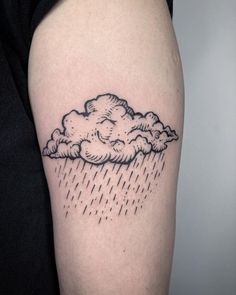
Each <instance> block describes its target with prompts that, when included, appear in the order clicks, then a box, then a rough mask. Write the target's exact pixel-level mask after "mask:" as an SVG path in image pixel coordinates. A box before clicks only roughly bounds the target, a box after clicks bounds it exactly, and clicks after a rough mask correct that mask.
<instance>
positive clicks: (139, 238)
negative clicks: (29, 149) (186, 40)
mask: <svg viewBox="0 0 236 295" xmlns="http://www.w3.org/2000/svg"><path fill="white" fill-rule="evenodd" d="M29 93H30V99H31V105H32V110H33V114H34V119H35V123H36V129H37V134H38V139H39V144H40V148H41V152H42V159H43V164H44V169H45V173H46V177H47V181H48V186H49V191H50V199H51V206H52V215H53V227H54V241H55V253H56V262H57V270H58V276H59V283H60V291H61V294H62V295H64V294H66V295H69V294H73V295H76V294H80V295H83V294H89V295H93V294H94V295H107V294H109V295H110V294H114V295H122V294H124V295H129V294H137V295H139V294H140V295H145V294H153V295H154V294H158V295H162V294H163V295H164V294H168V286H169V278H170V271H171V262H172V255H173V244H174V232H175V199H176V184H177V176H178V168H179V159H180V149H181V139H182V125H183V96H184V94H183V80H182V70H181V62H180V58H179V53H178V48H177V44H176V40H175V35H174V32H173V28H172V24H171V19H170V16H169V12H168V9H167V5H166V3H165V1H163V0H157V1H149V0H146V1H144V0H142V1H141V0H135V1H134V0H127V1H121V0H120V1H119V0H117V1H108V0H106V1H105V0H104V1H76V0H67V1H62V2H59V4H58V5H57V6H56V7H55V8H54V9H53V10H52V11H51V12H50V13H49V14H48V15H47V16H46V17H45V18H44V20H43V21H42V22H41V23H40V25H39V26H38V28H37V30H36V32H35V34H34V37H33V42H32V46H31V53H30V61H29Z"/></svg>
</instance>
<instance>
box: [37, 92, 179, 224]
mask: <svg viewBox="0 0 236 295" xmlns="http://www.w3.org/2000/svg"><path fill="white" fill-rule="evenodd" d="M84 109H85V110H84V112H79V111H77V110H72V111H71V112H70V113H68V114H66V115H65V116H64V117H63V118H62V130H61V129H59V128H57V129H55V130H54V131H53V133H52V135H51V139H50V140H48V142H47V144H46V146H45V148H44V149H43V151H42V154H43V156H48V157H50V158H51V159H55V160H56V162H57V167H56V168H55V170H54V172H55V173H56V175H57V177H58V178H59V186H60V189H61V188H62V187H64V188H66V187H67V186H68V188H70V189H68V191H67V193H65V202H66V205H65V206H64V208H65V217H67V216H68V214H69V212H70V211H71V210H72V209H71V210H69V209H70V208H74V210H78V207H80V208H81V214H82V215H86V214H87V215H88V216H93V215H96V216H97V218H98V222H99V223H101V221H102V220H112V218H113V217H114V216H115V215H117V216H120V215H124V216H127V215H129V213H133V214H137V213H138V212H139V209H140V208H142V207H143V202H144V200H145V199H146V198H147V196H148V194H147V192H149V193H150V192H151V191H153V190H154V189H155V186H156V185H157V184H156V183H157V180H156V179H157V178H158V177H159V176H160V175H161V173H162V171H163V170H164V167H165V160H164V154H165V150H166V149H167V144H168V143H169V142H171V141H174V140H178V135H177V134H176V132H175V130H172V129H171V128H170V126H165V125H164V124H163V123H162V122H161V121H160V119H159V117H158V116H157V115H156V114H155V113H153V112H147V113H144V114H143V113H139V112H137V113H136V112H134V110H133V109H132V108H131V107H130V106H129V105H128V103H127V101H126V100H124V99H120V98H119V97H117V96H116V95H113V94H104V95H99V96H97V98H94V99H91V100H88V101H87V102H86V103H85V105H84ZM141 180H142V181H141ZM72 187H73V188H74V189H73V191H74V192H73V194H74V195H73V196H74V197H73V198H68V197H69V195H70V190H71V189H72ZM113 187H115V188H116V189H117V192H116V194H114V191H115V189H113ZM128 192H132V193H130V195H131V196H130V198H129V194H128ZM118 194H120V196H118ZM133 194H135V196H136V200H138V201H135V200H133ZM79 200H80V202H79ZM129 200H130V202H129ZM70 202H71V203H73V204H71V205H72V206H71V207H69V205H68V204H70Z"/></svg>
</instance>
